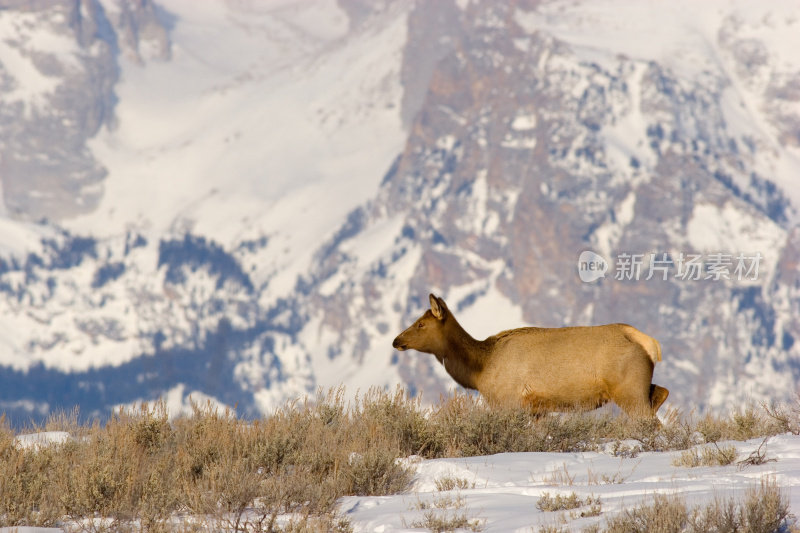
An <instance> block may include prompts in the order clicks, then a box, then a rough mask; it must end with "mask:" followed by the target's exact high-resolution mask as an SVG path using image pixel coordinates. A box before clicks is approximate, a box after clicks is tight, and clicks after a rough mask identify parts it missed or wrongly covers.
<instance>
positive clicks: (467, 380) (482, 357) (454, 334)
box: [433, 315, 490, 389]
mask: <svg viewBox="0 0 800 533" xmlns="http://www.w3.org/2000/svg"><path fill="white" fill-rule="evenodd" d="M447 320H448V324H447V328H446V338H445V346H444V348H443V349H442V350H440V353H434V354H433V355H435V356H436V359H438V360H439V362H440V363H442V365H443V366H444V369H445V370H447V373H448V374H450V376H451V377H452V378H453V379H454V380H456V382H457V383H458V384H459V385H461V386H462V387H464V388H467V389H477V388H478V386H477V378H478V376H479V375H480V373H481V371H482V370H483V367H484V366H485V364H486V361H487V360H488V358H489V355H490V349H489V346H488V345H487V344H486V342H482V341H478V340H475V339H474V338H472V336H471V335H470V334H469V333H467V332H466V330H465V329H464V328H462V327H461V324H459V323H458V322H457V321H456V319H455V318H454V317H453V316H452V315H451V316H450V317H448V319H447Z"/></svg>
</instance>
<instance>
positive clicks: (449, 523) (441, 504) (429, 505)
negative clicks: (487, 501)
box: [411, 494, 484, 533]
mask: <svg viewBox="0 0 800 533" xmlns="http://www.w3.org/2000/svg"><path fill="white" fill-rule="evenodd" d="M412 510H417V511H423V513H422V518H421V519H419V520H415V521H414V522H412V523H411V527H414V528H425V529H427V530H428V531H433V532H436V533H442V532H444V531H456V530H468V531H483V528H484V523H483V522H482V521H481V520H480V519H479V518H474V517H470V516H469V515H470V512H469V509H468V508H467V506H466V501H465V500H464V498H463V497H462V496H461V494H456V495H455V496H453V495H450V494H445V495H439V496H436V497H434V498H433V499H432V500H431V501H430V502H426V501H422V500H420V499H419V498H417V502H416V504H414V506H413V507H412Z"/></svg>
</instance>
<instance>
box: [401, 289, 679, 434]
mask: <svg viewBox="0 0 800 533" xmlns="http://www.w3.org/2000/svg"><path fill="white" fill-rule="evenodd" d="M429 299H430V304H431V308H430V309H429V310H427V311H425V313H424V314H423V315H422V316H421V317H420V318H418V319H417V320H415V321H414V323H413V324H412V325H411V326H410V327H409V328H408V329H406V330H405V331H403V332H402V333H401V334H400V335H398V336H397V338H396V339H394V341H393V342H392V346H393V347H394V348H396V349H397V350H400V351H403V350H408V349H413V350H417V351H420V352H425V353H431V354H433V355H434V356H435V357H436V359H437V360H438V361H439V363H441V364H442V365H443V366H444V368H445V370H446V371H447V373H448V374H450V376H451V377H452V378H453V379H454V380H455V381H456V383H458V384H459V385H461V386H462V387H464V388H467V389H476V390H478V392H480V393H481V395H482V396H483V397H484V398H485V399H486V400H487V402H488V403H489V405H490V406H493V407H520V406H521V407H524V408H527V409H530V410H531V411H533V412H534V413H537V414H543V413H546V412H549V411H558V410H564V409H575V408H577V409H581V410H589V409H596V408H598V407H600V406H602V405H605V404H606V403H607V402H609V401H613V402H614V403H615V404H617V405H618V406H619V407H620V408H621V409H622V410H623V411H624V412H625V413H627V414H628V416H630V417H632V418H647V417H655V414H656V412H657V411H658V408H659V407H661V404H662V403H664V400H666V399H667V396H668V395H669V391H668V390H667V389H665V388H664V387H660V386H658V385H655V384H652V383H651V381H652V379H653V367H654V366H655V364H656V363H657V362H658V361H661V345H660V344H659V343H658V341H657V340H655V339H654V338H652V337H650V336H648V335H645V334H644V333H642V332H641V331H639V330H638V329H636V328H634V327H633V326H629V325H628V324H607V325H604V326H585V327H566V328H535V327H527V328H518V329H511V330H507V331H501V332H500V333H498V334H497V335H493V336H491V337H489V338H487V339H486V340H483V341H479V340H476V339H474V338H472V336H470V334H469V333H467V332H466V331H465V330H464V328H463V327H461V325H460V324H459V323H458V321H457V320H456V318H455V317H454V316H453V314H452V313H451V312H450V310H449V309H448V308H447V304H445V302H444V300H443V299H441V298H438V297H436V296H434V295H433V294H431V295H430V296H429Z"/></svg>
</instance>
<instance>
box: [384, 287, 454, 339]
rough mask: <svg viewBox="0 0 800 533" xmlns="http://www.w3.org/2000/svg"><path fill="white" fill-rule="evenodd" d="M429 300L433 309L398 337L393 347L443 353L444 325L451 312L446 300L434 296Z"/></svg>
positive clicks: (430, 296)
mask: <svg viewBox="0 0 800 533" xmlns="http://www.w3.org/2000/svg"><path fill="white" fill-rule="evenodd" d="M428 298H429V299H430V302H431V308H430V309H428V310H427V311H425V314H423V315H422V316H421V317H419V318H418V319H417V320H415V321H414V323H413V324H411V326H409V327H408V329H406V330H405V331H404V332H402V333H401V334H400V335H398V336H397V338H396V339H395V340H394V342H392V346H394V347H395V348H397V349H398V350H401V351H402V350H409V349H411V350H417V351H420V352H425V353H433V354H436V353H441V352H442V350H443V349H444V346H445V342H446V340H445V334H444V324H445V321H446V320H447V316H448V314H449V311H448V309H447V305H446V304H445V303H444V300H442V299H441V298H437V297H436V296H434V295H433V294H431V295H429V296H428Z"/></svg>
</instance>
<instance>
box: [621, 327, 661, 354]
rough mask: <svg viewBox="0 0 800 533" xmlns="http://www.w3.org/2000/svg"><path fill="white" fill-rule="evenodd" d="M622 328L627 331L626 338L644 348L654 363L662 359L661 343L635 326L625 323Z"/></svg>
mask: <svg viewBox="0 0 800 533" xmlns="http://www.w3.org/2000/svg"><path fill="white" fill-rule="evenodd" d="M622 328H623V331H624V332H625V338H627V339H628V340H629V341H631V342H634V343H636V344H638V345H639V346H641V347H642V348H644V351H645V352H647V355H649V356H650V360H651V361H653V364H656V363H658V362H659V361H661V343H659V342H658V341H657V340H655V339H654V338H653V337H651V336H650V335H646V334H644V333H642V332H641V331H639V330H638V329H636V328H635V327H633V326H629V325H627V324H623V326H622Z"/></svg>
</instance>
